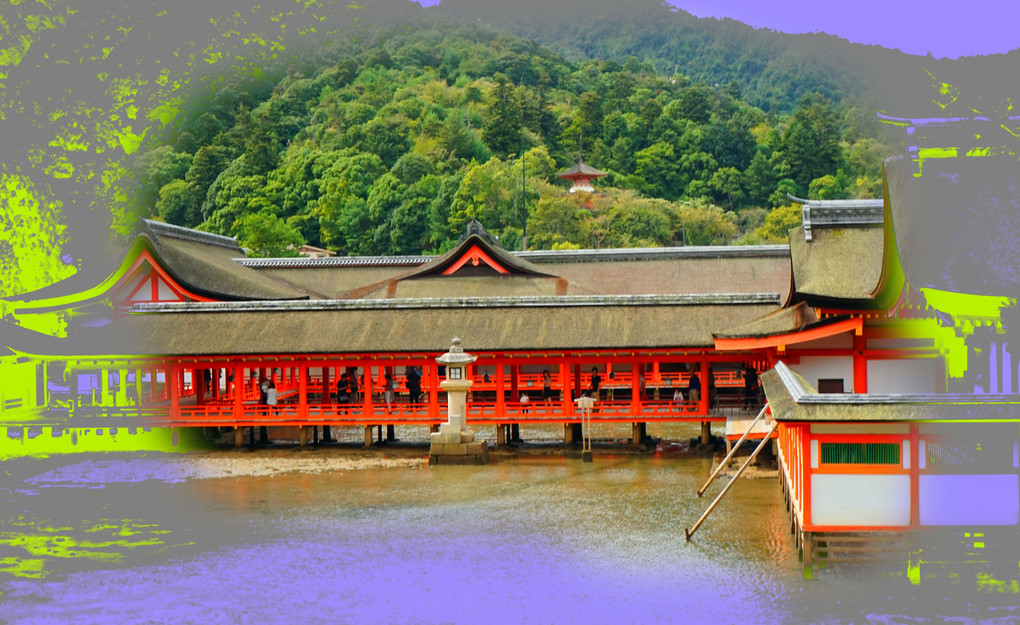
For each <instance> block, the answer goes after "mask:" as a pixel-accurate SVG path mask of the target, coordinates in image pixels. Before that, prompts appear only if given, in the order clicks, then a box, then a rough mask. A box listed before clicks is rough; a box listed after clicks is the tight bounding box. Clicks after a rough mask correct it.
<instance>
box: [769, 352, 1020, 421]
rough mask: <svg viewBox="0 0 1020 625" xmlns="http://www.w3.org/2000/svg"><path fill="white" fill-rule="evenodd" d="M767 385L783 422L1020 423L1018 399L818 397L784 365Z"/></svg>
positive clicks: (776, 414) (775, 412) (772, 404)
mask: <svg viewBox="0 0 1020 625" xmlns="http://www.w3.org/2000/svg"><path fill="white" fill-rule="evenodd" d="M761 383H762V388H763V389H764V390H765V397H766V398H767V399H768V402H769V407H770V408H771V410H772V416H773V418H774V419H776V420H777V421H812V422H824V421H844V422H846V421H852V422H867V421H884V422H889V421H897V422H910V421H952V420H961V421H968V420H973V421H982V420H999V419H1002V420H1006V421H1011V422H1016V421H1018V420H1020V418H1018V417H1017V413H1016V408H1017V405H1018V403H1017V398H1016V396H1015V395H1012V396H1011V395H980V396H978V395H963V394H897V395H893V394H867V393H865V394H853V393H818V392H817V391H816V390H815V389H814V388H813V387H812V386H811V385H810V384H808V382H807V381H806V380H805V379H804V378H803V377H802V376H801V375H800V374H798V373H797V372H796V371H793V370H792V369H790V368H789V367H788V366H786V364H785V363H782V362H779V363H777V364H776V366H775V368H774V369H772V370H770V371H767V372H765V373H763V374H762V375H761Z"/></svg>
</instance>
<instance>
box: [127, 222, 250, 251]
mask: <svg viewBox="0 0 1020 625" xmlns="http://www.w3.org/2000/svg"><path fill="white" fill-rule="evenodd" d="M142 221H143V222H145V225H146V226H148V228H149V229H150V230H152V231H153V233H154V234H156V235H157V236H166V237H171V238H174V239H182V240H184V241H193V242H195V243H205V244H210V245H218V246H220V247H225V248H228V249H233V250H240V249H241V248H240V247H239V246H238V244H237V238H236V237H226V236H223V235H222V234H214V233H212V232H202V231H201V230H194V229H192V228H185V227H184V226H178V225H175V224H169V223H166V222H163V221H152V220H151V219H143V220H142Z"/></svg>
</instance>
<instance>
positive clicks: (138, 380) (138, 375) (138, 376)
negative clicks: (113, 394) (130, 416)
mask: <svg viewBox="0 0 1020 625" xmlns="http://www.w3.org/2000/svg"><path fill="white" fill-rule="evenodd" d="M142 388H143V386H142V370H141V369H137V368H136V369H135V397H136V398H137V404H138V405H139V406H140V405H142V404H143V403H145V402H144V401H142V396H143V394H144V392H143V391H142Z"/></svg>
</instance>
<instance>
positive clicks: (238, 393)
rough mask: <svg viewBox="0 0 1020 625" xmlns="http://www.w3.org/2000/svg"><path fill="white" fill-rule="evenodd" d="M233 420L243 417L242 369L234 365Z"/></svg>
mask: <svg viewBox="0 0 1020 625" xmlns="http://www.w3.org/2000/svg"><path fill="white" fill-rule="evenodd" d="M233 392H234V397H233V399H234V410H233V413H234V419H240V418H241V417H242V416H244V368H243V367H241V366H239V365H234V389H233Z"/></svg>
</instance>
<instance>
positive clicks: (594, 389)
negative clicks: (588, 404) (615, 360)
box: [590, 367, 602, 399]
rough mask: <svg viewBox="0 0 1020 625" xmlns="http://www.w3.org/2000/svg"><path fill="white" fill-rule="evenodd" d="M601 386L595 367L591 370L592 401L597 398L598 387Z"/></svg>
mask: <svg viewBox="0 0 1020 625" xmlns="http://www.w3.org/2000/svg"><path fill="white" fill-rule="evenodd" d="M601 386H602V377H601V376H600V375H599V370H598V369H597V368H596V367H592V368H591V389H590V391H591V396H592V398H594V399H598V398H599V387H601Z"/></svg>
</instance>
